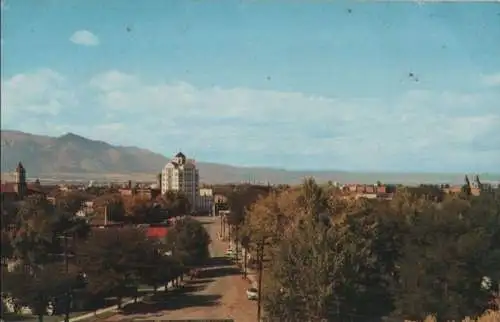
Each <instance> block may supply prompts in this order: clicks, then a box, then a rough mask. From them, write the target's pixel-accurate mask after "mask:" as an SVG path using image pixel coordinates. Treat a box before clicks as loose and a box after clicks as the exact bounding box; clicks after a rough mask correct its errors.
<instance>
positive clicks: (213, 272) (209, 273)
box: [202, 266, 240, 279]
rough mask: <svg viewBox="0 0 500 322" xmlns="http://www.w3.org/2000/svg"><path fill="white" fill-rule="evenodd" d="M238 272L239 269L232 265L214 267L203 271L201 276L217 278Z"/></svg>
mask: <svg viewBox="0 0 500 322" xmlns="http://www.w3.org/2000/svg"><path fill="white" fill-rule="evenodd" d="M238 274H240V270H239V269H238V268H236V267H232V266H223V267H214V268H211V269H207V270H205V271H204V272H203V275H202V276H203V278H213V279H215V278H219V277H224V276H233V275H238Z"/></svg>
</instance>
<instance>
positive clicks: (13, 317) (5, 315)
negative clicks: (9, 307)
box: [2, 312, 37, 321]
mask: <svg viewBox="0 0 500 322" xmlns="http://www.w3.org/2000/svg"><path fill="white" fill-rule="evenodd" d="M2 320H3V321H37V317H36V316H34V315H28V314H26V315H23V314H18V313H10V312H2Z"/></svg>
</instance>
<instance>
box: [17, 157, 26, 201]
mask: <svg viewBox="0 0 500 322" xmlns="http://www.w3.org/2000/svg"><path fill="white" fill-rule="evenodd" d="M15 187H16V192H17V194H18V195H19V197H20V198H23V197H24V195H25V193H26V187H27V186H26V169H25V168H24V166H23V164H22V163H21V162H19V163H18V164H17V168H16V186H15Z"/></svg>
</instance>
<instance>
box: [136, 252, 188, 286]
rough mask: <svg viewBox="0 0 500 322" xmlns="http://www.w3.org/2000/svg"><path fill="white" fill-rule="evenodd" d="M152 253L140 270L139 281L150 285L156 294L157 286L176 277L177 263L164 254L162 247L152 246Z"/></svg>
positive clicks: (165, 283)
mask: <svg viewBox="0 0 500 322" xmlns="http://www.w3.org/2000/svg"><path fill="white" fill-rule="evenodd" d="M151 250H152V252H150V253H149V254H148V258H147V261H146V262H145V263H144V267H142V269H140V279H141V281H142V282H143V283H145V284H148V285H152V286H153V288H154V291H155V292H156V290H157V288H158V285H162V284H164V285H165V290H167V284H168V283H169V282H170V281H172V280H173V279H174V278H175V277H177V276H178V275H177V270H178V266H179V263H177V262H176V261H175V259H174V258H172V257H171V256H168V255H166V254H165V251H164V249H163V247H161V246H160V245H153V246H152V247H151Z"/></svg>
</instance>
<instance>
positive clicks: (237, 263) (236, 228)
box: [234, 225, 240, 267]
mask: <svg viewBox="0 0 500 322" xmlns="http://www.w3.org/2000/svg"><path fill="white" fill-rule="evenodd" d="M235 230H236V231H235V234H236V236H235V238H234V240H235V243H236V247H235V248H236V265H238V267H240V266H239V261H238V225H236V227H235Z"/></svg>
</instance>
